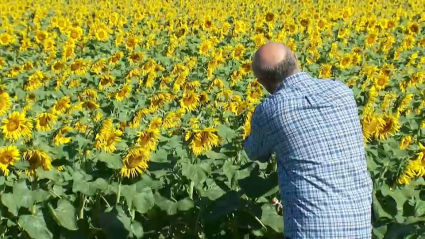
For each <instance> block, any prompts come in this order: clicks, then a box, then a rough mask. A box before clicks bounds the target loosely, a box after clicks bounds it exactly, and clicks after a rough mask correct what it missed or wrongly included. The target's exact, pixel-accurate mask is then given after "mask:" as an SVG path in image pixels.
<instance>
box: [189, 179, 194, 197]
mask: <svg viewBox="0 0 425 239" xmlns="http://www.w3.org/2000/svg"><path fill="white" fill-rule="evenodd" d="M194 186H195V183H194V182H193V181H190V184H189V198H190V199H193V187H194Z"/></svg>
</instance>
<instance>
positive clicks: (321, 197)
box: [244, 72, 372, 239]
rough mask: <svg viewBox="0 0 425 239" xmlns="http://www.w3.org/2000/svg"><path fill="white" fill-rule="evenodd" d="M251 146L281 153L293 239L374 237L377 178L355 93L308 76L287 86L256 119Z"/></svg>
mask: <svg viewBox="0 0 425 239" xmlns="http://www.w3.org/2000/svg"><path fill="white" fill-rule="evenodd" d="M244 148H245V151H246V153H247V155H248V156H249V158H250V159H252V160H260V161H267V160H268V159H269V158H270V156H271V154H272V153H275V154H276V158H277V161H278V162H277V165H278V175H279V176H278V178H279V187H280V192H281V195H282V203H283V212H284V233H285V236H286V237H289V238H291V239H297V238H303V239H305V238H309V239H310V238H311V239H370V238H371V237H372V227H371V214H372V211H371V210H372V209H371V206H372V180H371V178H370V175H369V173H368V171H367V165H366V156H365V150H364V141H363V133H362V128H361V125H360V120H359V116H358V111H357V105H356V102H355V99H354V95H353V92H352V90H351V89H350V88H349V87H348V86H346V85H345V84H343V83H342V82H339V81H334V80H322V79H315V78H312V77H311V76H310V75H308V74H307V73H305V72H301V73H298V74H295V75H292V76H290V77H288V78H286V79H285V80H284V82H283V83H282V84H281V86H280V87H279V88H278V90H277V91H276V93H274V94H272V95H270V96H269V97H268V98H267V99H265V100H264V101H263V102H262V103H261V104H260V105H259V106H257V108H256V109H255V112H254V114H253V116H252V122H251V135H250V136H249V137H248V138H247V139H246V141H245V143H244Z"/></svg>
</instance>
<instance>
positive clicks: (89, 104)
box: [83, 100, 99, 111]
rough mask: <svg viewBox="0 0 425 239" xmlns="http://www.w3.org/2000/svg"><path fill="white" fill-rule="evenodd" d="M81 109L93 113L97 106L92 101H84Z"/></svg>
mask: <svg viewBox="0 0 425 239" xmlns="http://www.w3.org/2000/svg"><path fill="white" fill-rule="evenodd" d="M83 108H85V109H88V110H91V111H93V110H97V109H98V108H99V104H97V103H96V102H95V101H92V100H86V101H84V103H83Z"/></svg>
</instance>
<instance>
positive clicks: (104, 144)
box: [95, 128, 123, 153]
mask: <svg viewBox="0 0 425 239" xmlns="http://www.w3.org/2000/svg"><path fill="white" fill-rule="evenodd" d="M122 135H123V132H122V131H121V130H118V129H114V128H109V129H108V130H107V129H103V130H102V131H101V132H100V134H97V135H96V141H95V148H96V149H102V150H104V151H105V152H107V153H113V152H115V150H116V144H117V143H119V142H121V141H122V139H121V136H122Z"/></svg>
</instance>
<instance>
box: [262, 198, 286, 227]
mask: <svg viewBox="0 0 425 239" xmlns="http://www.w3.org/2000/svg"><path fill="white" fill-rule="evenodd" d="M261 211H262V214H261V221H262V222H263V223H264V225H267V226H269V227H271V228H272V229H273V230H275V231H276V232H278V233H282V232H283V218H282V217H281V216H279V215H278V214H277V212H276V209H275V208H274V207H273V206H272V205H271V204H264V205H263V206H262V207H261Z"/></svg>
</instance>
